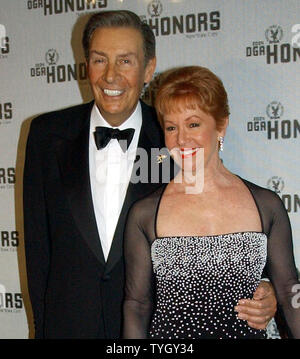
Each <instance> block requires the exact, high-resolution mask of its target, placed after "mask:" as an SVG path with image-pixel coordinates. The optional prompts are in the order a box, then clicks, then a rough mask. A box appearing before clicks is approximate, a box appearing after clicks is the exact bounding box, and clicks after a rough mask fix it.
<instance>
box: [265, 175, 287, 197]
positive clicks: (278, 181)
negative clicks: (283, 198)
mask: <svg viewBox="0 0 300 359" xmlns="http://www.w3.org/2000/svg"><path fill="white" fill-rule="evenodd" d="M267 187H268V188H269V189H270V190H271V191H274V192H275V193H277V194H279V193H281V192H282V190H283V188H284V182H283V179H282V178H281V177H277V176H273V177H271V178H270V179H269V180H268V183H267Z"/></svg>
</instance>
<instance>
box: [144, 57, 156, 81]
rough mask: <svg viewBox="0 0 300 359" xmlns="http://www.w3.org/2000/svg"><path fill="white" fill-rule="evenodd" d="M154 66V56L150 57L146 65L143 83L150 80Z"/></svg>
mask: <svg viewBox="0 0 300 359" xmlns="http://www.w3.org/2000/svg"><path fill="white" fill-rule="evenodd" d="M155 68H156V57H155V56H154V57H153V58H152V59H150V60H149V61H148V63H147V65H146V69H145V78H144V83H149V82H150V81H151V80H152V77H153V74H154V71H155Z"/></svg>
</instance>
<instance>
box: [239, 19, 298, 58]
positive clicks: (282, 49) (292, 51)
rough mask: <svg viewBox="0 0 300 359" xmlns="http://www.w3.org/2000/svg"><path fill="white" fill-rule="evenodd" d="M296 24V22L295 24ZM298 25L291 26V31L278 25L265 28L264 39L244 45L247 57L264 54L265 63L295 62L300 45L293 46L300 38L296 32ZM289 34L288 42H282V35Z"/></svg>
mask: <svg viewBox="0 0 300 359" xmlns="http://www.w3.org/2000/svg"><path fill="white" fill-rule="evenodd" d="M296 25H298V24H296ZM296 31H298V27H295V25H293V26H292V28H291V31H290V32H289V31H285V33H284V31H283V29H282V27H281V26H280V25H272V26H269V27H268V28H267V29H266V30H265V40H266V44H265V41H264V40H258V41H253V42H252V44H251V45H250V46H247V47H246V56H247V57H257V56H265V58H266V63H267V64H268V65H270V64H278V63H289V62H296V61H299V59H300V47H299V46H295V45H296V44H297V42H298V40H299V39H300V33H296V35H293V34H294V33H295V32H296ZM288 34H290V36H291V38H290V43H288V42H286V43H282V40H283V38H284V36H285V37H286V36H287V35H288Z"/></svg>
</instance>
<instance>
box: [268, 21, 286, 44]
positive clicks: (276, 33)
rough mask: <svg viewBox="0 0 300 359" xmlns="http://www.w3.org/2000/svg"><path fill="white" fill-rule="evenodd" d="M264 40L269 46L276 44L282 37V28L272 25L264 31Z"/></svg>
mask: <svg viewBox="0 0 300 359" xmlns="http://www.w3.org/2000/svg"><path fill="white" fill-rule="evenodd" d="M265 36H266V40H267V41H268V42H269V44H278V43H279V42H280V41H281V40H282V37H283V30H282V27H281V26H279V25H272V26H270V27H269V28H268V29H267V30H266V31H265Z"/></svg>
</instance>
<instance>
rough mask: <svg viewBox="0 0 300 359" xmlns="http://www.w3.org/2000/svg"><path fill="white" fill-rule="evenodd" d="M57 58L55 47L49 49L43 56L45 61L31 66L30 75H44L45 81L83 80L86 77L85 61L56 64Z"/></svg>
mask: <svg viewBox="0 0 300 359" xmlns="http://www.w3.org/2000/svg"><path fill="white" fill-rule="evenodd" d="M59 58H60V56H59V54H58V51H57V50H56V49H49V50H48V51H47V52H46V54H45V56H44V59H45V62H38V63H36V64H35V66H34V67H31V69H30V75H31V77H45V78H46V79H47V83H56V82H67V81H72V80H75V81H85V80H86V79H87V70H86V65H85V62H80V63H73V64H58V61H59Z"/></svg>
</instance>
